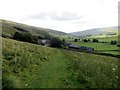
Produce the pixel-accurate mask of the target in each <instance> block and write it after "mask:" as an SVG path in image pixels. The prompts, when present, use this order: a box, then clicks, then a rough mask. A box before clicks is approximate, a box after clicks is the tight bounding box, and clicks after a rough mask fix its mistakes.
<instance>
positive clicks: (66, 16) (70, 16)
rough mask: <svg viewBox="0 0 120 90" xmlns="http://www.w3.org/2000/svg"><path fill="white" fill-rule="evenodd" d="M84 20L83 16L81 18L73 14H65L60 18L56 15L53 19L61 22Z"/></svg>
mask: <svg viewBox="0 0 120 90" xmlns="http://www.w3.org/2000/svg"><path fill="white" fill-rule="evenodd" d="M82 18H83V16H79V15H78V14H77V13H71V12H63V13H62V14H61V15H60V16H59V15H55V16H52V17H51V19H53V20H60V21H68V20H78V19H82Z"/></svg>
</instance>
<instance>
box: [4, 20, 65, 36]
mask: <svg viewBox="0 0 120 90" xmlns="http://www.w3.org/2000/svg"><path fill="white" fill-rule="evenodd" d="M2 32H3V34H4V35H7V36H12V35H14V33H15V32H29V33H31V34H33V35H40V36H43V37H44V36H46V35H49V34H50V35H54V36H60V35H66V33H63V32H59V31H55V30H51V29H46V28H40V27H34V26H29V25H25V24H21V23H16V22H12V21H7V20H2Z"/></svg>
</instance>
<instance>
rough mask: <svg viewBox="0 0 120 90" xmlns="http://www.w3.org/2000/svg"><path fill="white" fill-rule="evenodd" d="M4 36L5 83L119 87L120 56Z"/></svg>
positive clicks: (29, 85)
mask: <svg viewBox="0 0 120 90" xmlns="http://www.w3.org/2000/svg"><path fill="white" fill-rule="evenodd" d="M2 40H3V43H2V45H3V48H2V49H3V50H2V51H3V55H2V58H3V59H2V60H3V65H2V68H3V87H4V88H5V87H9V88H13V87H14V88H15V87H16V88H92V87H93V88H115V87H118V66H117V64H118V59H117V58H113V57H106V56H100V55H94V54H88V53H82V52H73V51H67V50H62V49H55V48H49V47H44V46H40V45H35V44H30V43H26V42H19V41H15V40H11V39H5V38H2Z"/></svg>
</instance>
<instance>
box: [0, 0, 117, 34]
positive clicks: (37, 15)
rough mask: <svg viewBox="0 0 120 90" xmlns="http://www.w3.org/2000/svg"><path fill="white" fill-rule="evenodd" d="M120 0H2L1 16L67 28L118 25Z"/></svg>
mask: <svg viewBox="0 0 120 90" xmlns="http://www.w3.org/2000/svg"><path fill="white" fill-rule="evenodd" d="M118 1H119V0H0V19H6V20H11V21H15V22H20V23H24V24H28V25H32V26H38V27H44V28H50V29H54V30H59V31H64V32H75V31H82V30H86V29H91V28H101V27H109V26H117V25H118Z"/></svg>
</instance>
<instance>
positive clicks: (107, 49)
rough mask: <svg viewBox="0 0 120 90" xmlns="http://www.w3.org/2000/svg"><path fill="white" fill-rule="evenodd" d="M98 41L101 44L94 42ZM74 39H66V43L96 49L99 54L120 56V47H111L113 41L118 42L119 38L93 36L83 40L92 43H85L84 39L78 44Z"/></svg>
mask: <svg viewBox="0 0 120 90" xmlns="http://www.w3.org/2000/svg"><path fill="white" fill-rule="evenodd" d="M96 38H97V39H98V40H99V42H92V40H93V39H96ZM74 39H75V38H74ZM74 39H68V38H66V42H68V43H71V44H75V45H78V46H87V47H91V48H94V50H95V52H99V53H106V54H112V55H119V51H118V47H117V45H111V44H110V42H111V41H114V40H116V41H118V36H112V37H111V36H109V37H106V36H91V37H86V38H83V39H90V40H91V41H90V42H83V41H82V39H80V41H78V42H74ZM102 42H107V43H102Z"/></svg>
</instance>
